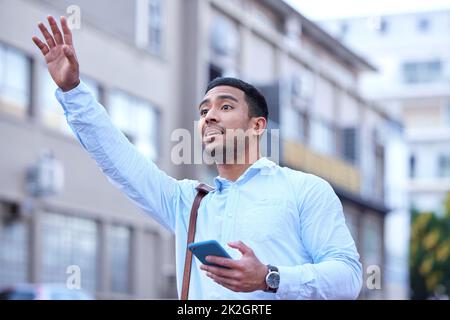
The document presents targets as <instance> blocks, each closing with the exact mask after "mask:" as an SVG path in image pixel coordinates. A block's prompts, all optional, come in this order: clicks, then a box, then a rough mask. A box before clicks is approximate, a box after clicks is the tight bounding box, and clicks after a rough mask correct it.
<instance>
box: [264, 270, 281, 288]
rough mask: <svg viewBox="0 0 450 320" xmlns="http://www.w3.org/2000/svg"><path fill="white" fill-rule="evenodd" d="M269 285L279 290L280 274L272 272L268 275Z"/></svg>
mask: <svg viewBox="0 0 450 320" xmlns="http://www.w3.org/2000/svg"><path fill="white" fill-rule="evenodd" d="M267 285H268V286H269V288H272V289H276V288H278V286H279V285H280V274H279V273H278V272H270V273H269V274H268V275H267Z"/></svg>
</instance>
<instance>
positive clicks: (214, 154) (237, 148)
mask: <svg viewBox="0 0 450 320" xmlns="http://www.w3.org/2000/svg"><path fill="white" fill-rule="evenodd" d="M249 145H250V139H249V137H248V136H244V137H242V136H235V135H227V136H224V139H220V141H216V139H215V137H212V139H211V141H210V142H202V150H203V160H204V161H205V162H206V163H207V164H244V163H247V162H248V161H249V159H247V158H250V157H247V156H248V155H247V154H246V152H245V151H246V150H249Z"/></svg>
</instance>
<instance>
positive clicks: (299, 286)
mask: <svg viewBox="0 0 450 320" xmlns="http://www.w3.org/2000/svg"><path fill="white" fill-rule="evenodd" d="M278 271H279V272H280V285H279V287H278V290H277V293H276V294H275V297H276V299H280V300H281V299H283V300H285V299H291V300H293V299H302V298H305V297H308V296H309V295H310V294H311V292H310V289H311V288H309V287H308V286H307V283H309V282H311V281H313V279H314V273H313V272H312V270H311V269H310V268H308V267H307V265H298V266H293V267H278Z"/></svg>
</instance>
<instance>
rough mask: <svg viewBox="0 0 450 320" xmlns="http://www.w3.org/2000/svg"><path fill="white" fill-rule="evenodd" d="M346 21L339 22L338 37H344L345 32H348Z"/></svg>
mask: <svg viewBox="0 0 450 320" xmlns="http://www.w3.org/2000/svg"><path fill="white" fill-rule="evenodd" d="M348 28H349V27H348V23H347V22H345V21H344V22H341V24H340V33H339V35H340V37H341V38H344V37H345V36H346V35H347V32H348Z"/></svg>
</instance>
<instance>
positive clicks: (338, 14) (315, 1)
mask: <svg viewBox="0 0 450 320" xmlns="http://www.w3.org/2000/svg"><path fill="white" fill-rule="evenodd" d="M285 1H286V2H288V3H289V4H290V5H292V6H293V7H294V8H296V9H297V10H298V11H300V13H302V14H303V15H304V16H306V17H307V18H309V19H311V20H325V19H333V18H347V17H355V16H368V15H380V14H389V13H406V12H418V11H431V10H439V9H450V0H285Z"/></svg>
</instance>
